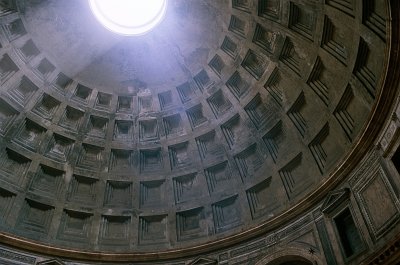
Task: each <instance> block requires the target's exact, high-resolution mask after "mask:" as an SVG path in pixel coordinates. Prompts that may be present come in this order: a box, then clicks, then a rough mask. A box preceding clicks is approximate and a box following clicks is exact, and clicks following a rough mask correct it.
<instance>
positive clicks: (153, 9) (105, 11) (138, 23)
mask: <svg viewBox="0 0 400 265" xmlns="http://www.w3.org/2000/svg"><path fill="white" fill-rule="evenodd" d="M89 3H90V8H91V9H92V12H93V14H94V15H95V17H96V18H97V20H98V21H99V22H100V23H101V24H102V25H103V26H104V27H106V28H107V29H109V30H111V31H113V32H115V33H118V34H121V35H142V34H144V33H146V32H148V31H150V30H151V29H153V28H154V27H155V26H157V24H158V23H160V21H161V20H162V19H163V18H164V15H165V12H166V9H167V0H89Z"/></svg>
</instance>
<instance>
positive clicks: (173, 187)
mask: <svg viewBox="0 0 400 265" xmlns="http://www.w3.org/2000/svg"><path fill="white" fill-rule="evenodd" d="M364 2H366V1H351V0H326V1H306V0H304V1H302V0H294V1H288V0H260V1H256V0H254V1H252V0H232V1H228V0H218V1H215V0H169V1H168V12H167V13H166V15H165V18H164V20H163V21H162V22H161V23H160V24H159V25H158V26H157V27H156V28H155V29H154V30H152V31H151V32H149V33H148V34H145V35H142V36H135V37H126V36H120V35H117V34H114V33H112V32H110V31H108V30H107V29H105V28H103V27H102V26H101V25H100V24H99V23H98V21H97V20H96V19H95V17H94V16H93V14H92V13H91V11H90V7H89V3H88V1H81V0H68V1H60V0H29V1H27V0H25V1H24V0H19V1H17V9H18V12H17V13H15V14H14V15H13V16H10V17H11V18H10V17H7V19H2V20H0V22H1V32H0V43H1V45H2V46H1V47H2V48H1V49H0V72H1V84H2V86H1V95H0V98H1V99H0V100H1V104H0V134H1V139H0V144H1V145H0V146H1V152H0V158H1V159H0V163H1V165H0V209H1V211H0V220H2V221H0V227H1V228H2V230H3V231H6V232H8V233H10V234H13V235H15V236H18V237H22V238H25V239H27V240H31V241H33V242H40V243H41V244H46V245H52V246H57V247H60V248H65V249H78V250H85V251H102V252H112V253H122V252H149V251H153V250H154V249H157V250H160V251H161V250H165V251H168V250H173V249H183V248H186V247H193V246H197V245H202V244H207V243H208V242H212V241H215V240H219V239H221V240H222V239H224V238H229V237H230V236H233V235H235V234H238V233H242V232H245V231H247V230H249V229H253V228H255V227H257V226H258V225H260V224H264V225H265V224H268V223H269V222H271V223H272V222H275V223H276V222H279V218H280V216H281V215H283V214H285V212H287V211H288V210H289V209H293V207H295V206H296V205H297V204H298V203H301V201H302V199H303V198H306V197H307V195H309V194H310V193H312V192H313V191H318V188H319V187H320V186H321V185H322V184H323V183H324V182H326V181H327V180H328V179H329V176H330V175H332V174H333V172H334V171H335V169H336V168H337V167H338V166H340V165H341V164H342V163H344V162H345V161H346V158H347V156H348V154H349V153H350V151H351V150H352V148H353V147H354V145H355V144H356V143H357V141H358V140H359V139H360V138H362V135H363V134H362V133H363V132H364V129H365V126H366V124H367V121H368V119H369V118H370V113H371V111H373V109H374V106H375V101H376V98H377V96H378V94H379V93H380V91H379V90H378V89H377V87H380V82H382V81H381V78H382V77H383V76H384V75H385V57H384V55H385V50H386V41H385V40H386V28H385V24H384V22H383V25H382V23H381V20H379V19H383V18H385V17H386V16H387V14H386V8H385V6H384V5H382V6H380V5H376V6H363V5H362V4H363V3H364ZM369 32H374V33H375V34H370V33H369Z"/></svg>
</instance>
